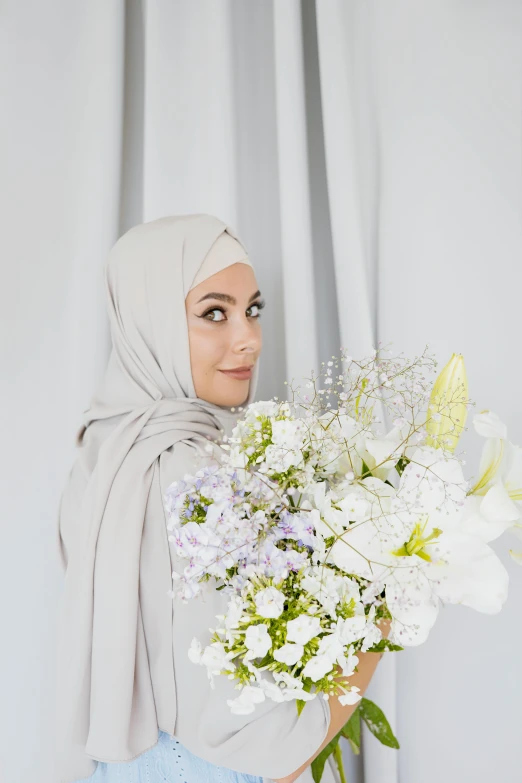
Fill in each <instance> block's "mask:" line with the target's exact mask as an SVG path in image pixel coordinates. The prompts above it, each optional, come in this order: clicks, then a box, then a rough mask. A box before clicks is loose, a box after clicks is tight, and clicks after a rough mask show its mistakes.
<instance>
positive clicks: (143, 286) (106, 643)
mask: <svg viewBox="0 0 522 783" xmlns="http://www.w3.org/2000/svg"><path fill="white" fill-rule="evenodd" d="M239 261H241V262H242V263H247V264H249V263H250V262H249V260H248V257H247V253H246V250H245V248H244V246H243V244H242V243H241V241H240V239H239V237H237V235H236V234H235V233H234V231H233V230H232V229H231V228H230V227H229V226H228V225H226V224H225V223H223V222H222V221H220V220H219V219H218V218H216V217H213V216H212V215H205V214H197V215H182V216H172V217H164V218H160V219H158V220H155V221H152V222H150V223H144V224H142V225H139V226H136V227H134V228H132V229H131V230H130V231H128V232H127V233H126V234H124V235H123V236H122V237H121V238H120V239H119V240H118V241H117V242H116V244H115V245H114V247H113V248H112V250H111V252H110V253H109V256H108V258H107V262H106V264H105V283H106V294H107V302H108V312H109V319H110V326H111V336H112V351H111V355H110V358H109V362H108V365H107V368H106V372H105V375H104V377H103V379H102V381H101V383H100V385H99V388H98V390H97V393H96V394H95V395H94V396H93V398H92V400H91V404H90V406H89V408H88V409H87V410H86V411H84V416H83V424H82V427H81V429H80V430H79V432H78V435H77V447H78V452H77V458H76V461H75V463H74V465H73V467H72V469H71V472H70V474H69V477H68V481H67V484H66V487H65V489H64V492H63V494H62V498H61V502H60V513H59V525H58V541H59V548H60V554H61V558H62V563H63V566H64V569H65V584H64V594H63V601H62V607H61V611H62V614H61V625H60V638H59V649H58V668H57V678H58V690H57V704H56V707H57V712H56V714H57V723H56V746H55V761H56V764H57V772H58V780H59V783H73V781H75V780H77V779H78V778H81V777H87V776H89V775H91V774H92V773H93V772H94V769H95V760H101V761H127V760H130V759H133V758H135V757H136V756H138V755H140V754H141V753H143V752H144V751H145V750H147V749H148V748H150V747H151V746H152V745H154V744H155V743H156V742H157V740H158V730H159V729H160V728H161V729H162V730H165V731H168V732H170V733H171V734H174V731H175V722H176V685H175V672H174V665H173V656H172V649H173V644H175V639H174V640H173V639H172V611H173V608H172V607H173V604H172V599H171V598H170V597H169V596H168V595H167V594H166V592H167V591H166V589H165V588H166V586H167V589H168V587H170V586H171V581H172V580H171V571H172V561H171V559H170V558H171V555H170V552H169V545H168V538H167V530H166V525H165V515H164V510H163V508H162V504H161V500H162V498H163V493H164V491H165V490H166V489H167V487H166V486H162V485H161V481H160V468H159V466H160V462H161V460H162V459H163V458H165V456H167V455H168V456H169V470H170V472H171V478H172V477H175V478H182V476H183V475H184V473H185V472H186V465H185V464H184V463H183V461H182V459H181V457H177V452H176V444H179V443H180V442H183V443H185V444H189V445H191V446H193V447H194V448H195V449H197V450H199V451H201V450H202V449H203V446H204V445H205V444H206V443H207V441H208V440H211V441H219V440H220V437H221V435H222V434H223V433H224V434H230V432H231V429H232V427H233V426H234V424H235V423H236V421H237V417H238V415H239V413H238V412H237V411H232V410H231V409H230V408H226V407H221V406H218V405H214V404H213V403H210V402H207V401H205V400H202V399H199V398H197V397H196V393H195V389H194V385H193V380H192V374H191V367H190V350H189V341H188V328H187V321H186V314H185V297H186V295H187V293H188V291H189V290H190V289H191V288H192V287H193V286H194V285H197V284H198V283H199V282H202V280H204V279H206V277H209V276H211V275H212V274H215V273H216V272H217V271H220V269H223V268H225V267H226V266H228V265H230V264H233V263H237V262H239ZM258 371H259V367H258V362H257V363H256V364H255V365H254V372H253V375H252V378H251V381H250V388H249V395H248V398H247V399H246V400H245V401H244V403H243V404H244V405H248V404H249V403H250V402H252V401H253V399H254V395H255V391H256V386H257V378H258ZM172 480H174V479H173V478H172ZM160 723H163V725H161V726H160Z"/></svg>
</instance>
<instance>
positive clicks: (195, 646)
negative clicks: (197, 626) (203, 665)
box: [188, 637, 201, 663]
mask: <svg viewBox="0 0 522 783" xmlns="http://www.w3.org/2000/svg"><path fill="white" fill-rule="evenodd" d="M188 657H189V658H190V660H191V661H192V663H200V662H201V642H200V641H199V640H198V639H196V637H194V638H193V639H192V642H191V643H190V649H189V651H188Z"/></svg>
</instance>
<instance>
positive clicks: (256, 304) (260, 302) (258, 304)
mask: <svg viewBox="0 0 522 783" xmlns="http://www.w3.org/2000/svg"><path fill="white" fill-rule="evenodd" d="M265 304H266V302H265V300H264V299H259V300H258V301H257V302H252V304H250V305H249V306H248V308H247V309H248V310H250V308H252V307H257V309H258V310H259V311H261V310H262V309H263V307H265ZM214 310H219V311H220V312H222V313H224V314H226V309H225V308H224V307H222V306H218V305H216V306H215V307H209V308H208V309H207V310H205V312H204V313H202V314H201V315H198V318H206V316H207V315H209V313H212V312H214ZM251 317H252V318H260V317H261V312H259V313H258V314H257V315H253V316H251ZM208 320H213V319H210V318H209V319H208ZM215 323H223V321H215Z"/></svg>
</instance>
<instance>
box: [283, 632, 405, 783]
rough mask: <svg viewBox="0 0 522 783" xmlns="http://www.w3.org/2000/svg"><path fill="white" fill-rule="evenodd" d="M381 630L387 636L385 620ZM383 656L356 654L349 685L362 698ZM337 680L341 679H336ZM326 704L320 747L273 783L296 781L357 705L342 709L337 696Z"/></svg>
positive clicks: (349, 705) (331, 697)
mask: <svg viewBox="0 0 522 783" xmlns="http://www.w3.org/2000/svg"><path fill="white" fill-rule="evenodd" d="M381 628H382V631H383V636H387V634H388V633H389V628H390V621H389V620H385V621H383V622H382V623H381ZM382 656H383V653H375V652H364V653H363V652H358V653H357V657H358V659H359V663H358V664H357V669H358V671H356V672H355V674H352V676H351V677H350V678H349V683H350V685H356V686H357V687H358V688H359V691H358V693H359V695H360V696H364V693H365V691H366V689H367V687H368V685H369V684H370V680H371V678H372V676H373V673H374V672H375V669H376V668H377V664H378V663H379V661H380V660H381V658H382ZM337 671H338V673H339V674H340V673H341V668H340V667H339V666H338V667H337ZM337 679H341V680H342V677H340V678H337ZM317 698H318V699H322V696H317ZM328 703H329V705H330V726H329V728H328V732H327V734H326V737H325V738H324V740H323V743H322V745H320V746H319V747H318V748H317V750H316V751H315V753H314V754H313V755H312V756H310V758H309V759H308V761H305V763H304V764H301V766H300V767H299V769H296V770H295V772H292V774H291V775H286V777H284V778H274V783H294V780H296V779H297V778H298V777H299V775H300V774H301V773H302V772H304V770H305V769H306V768H307V767H308V766H309V765H310V764H311V763H312V761H313V760H314V759H315V757H316V756H318V755H319V753H320V752H321V751H322V750H323V748H325V747H326V746H327V745H328V743H329V742H330V741H331V740H332V739H333V738H334V737H335V735H336V734H337V733H338V732H339V731H340V730H341V729H342V727H343V726H344V724H345V723H346V721H347V720H349V718H350V717H351V715H352V714H353V713H354V712H355V710H356V709H357V704H348V705H346V707H343V706H342V705H341V704H340V703H339V699H338V698H337V696H330V698H329V700H328Z"/></svg>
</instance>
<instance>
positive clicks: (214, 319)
mask: <svg viewBox="0 0 522 783" xmlns="http://www.w3.org/2000/svg"><path fill="white" fill-rule="evenodd" d="M210 313H221V314H222V315H224V313H223V310H222V309H221V308H220V307H214V309H213V310H208V312H206V313H205V318H207V316H209V315H210ZM208 320H209V321H221V320H223V319H222V318H215V317H214V318H209V319H208Z"/></svg>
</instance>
